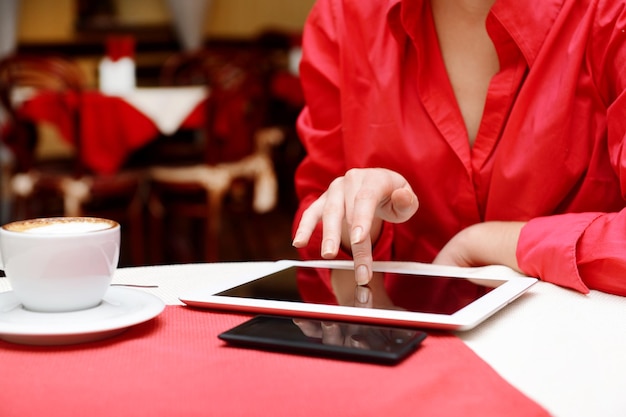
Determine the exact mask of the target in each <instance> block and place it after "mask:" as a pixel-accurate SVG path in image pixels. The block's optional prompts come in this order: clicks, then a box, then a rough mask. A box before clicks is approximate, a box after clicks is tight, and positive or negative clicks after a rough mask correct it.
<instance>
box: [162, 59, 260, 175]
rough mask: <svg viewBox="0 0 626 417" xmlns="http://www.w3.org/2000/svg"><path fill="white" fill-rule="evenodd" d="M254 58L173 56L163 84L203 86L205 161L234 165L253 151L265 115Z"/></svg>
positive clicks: (165, 70)
mask: <svg viewBox="0 0 626 417" xmlns="http://www.w3.org/2000/svg"><path fill="white" fill-rule="evenodd" d="M258 64H259V63H258V61H257V59H256V56H255V54H253V53H244V54H242V53H237V54H232V55H229V54H228V53H215V52H212V51H206V50H202V51H198V52H194V53H180V54H176V55H174V56H172V57H170V58H169V59H168V60H167V61H166V62H165V64H164V66H163V69H162V73H161V84H162V85H173V86H181V85H204V86H206V87H207V88H208V90H209V96H208V98H207V103H206V106H205V111H206V112H205V123H204V129H203V130H204V136H205V137H204V141H205V142H204V148H203V149H204V161H205V162H207V163H209V164H216V163H219V162H231V161H234V160H237V159H240V158H242V157H244V156H246V155H248V154H250V153H252V152H253V151H254V134H255V132H256V131H257V130H258V129H259V128H261V127H262V125H263V123H264V121H265V116H266V110H267V109H266V101H267V100H266V99H267V97H266V94H265V87H264V85H263V79H262V74H261V73H260V71H259V68H260V67H259V65H258Z"/></svg>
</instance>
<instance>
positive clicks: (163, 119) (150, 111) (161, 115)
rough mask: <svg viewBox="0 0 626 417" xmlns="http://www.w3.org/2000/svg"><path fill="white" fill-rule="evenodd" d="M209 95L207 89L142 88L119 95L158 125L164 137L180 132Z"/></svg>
mask: <svg viewBox="0 0 626 417" xmlns="http://www.w3.org/2000/svg"><path fill="white" fill-rule="evenodd" d="M207 94H208V90H207V88H206V87H201V86H198V87H195V86H191V87H151V88H147V87H142V88H136V89H134V90H132V91H129V92H126V93H123V94H117V96H118V97H120V98H122V99H123V100H124V101H126V102H128V103H129V104H130V105H132V106H133V107H135V108H136V109H137V110H139V111H140V112H141V113H143V114H144V115H145V116H146V117H148V118H149V119H150V120H152V121H153V122H154V124H156V126H157V128H158V129H159V131H160V132H161V133H163V134H164V135H171V134H173V133H174V132H176V131H177V130H178V128H179V127H180V125H181V124H182V123H183V122H184V121H185V119H186V118H187V116H189V114H190V113H191V112H192V111H193V110H194V109H195V108H196V107H197V106H198V104H200V103H201V102H202V101H203V100H204V99H205V98H206V97H207Z"/></svg>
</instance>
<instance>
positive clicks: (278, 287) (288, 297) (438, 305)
mask: <svg viewBox="0 0 626 417" xmlns="http://www.w3.org/2000/svg"><path fill="white" fill-rule="evenodd" d="M311 269H312V268H311V267H291V268H287V269H285V270H282V271H279V272H276V273H274V274H270V275H268V276H265V277H262V278H259V279H257V280H254V281H251V282H249V283H246V284H243V285H240V286H238V287H235V288H232V289H230V290H227V291H223V292H221V293H218V294H216V295H219V296H230V297H247V298H257V299H265V300H276V301H297V302H303V301H304V299H309V298H310V297H302V294H299V292H298V287H297V274H298V270H299V271H301V272H302V271H305V270H308V271H305V272H308V273H309V274H310V273H311V272H312V271H311ZM350 272H351V271H350ZM377 278H378V279H379V281H378V283H377V282H376V281H373V282H372V283H371V284H370V285H368V286H367V287H360V286H357V285H356V283H355V281H354V275H352V273H348V274H346V271H344V276H343V277H342V280H341V281H340V285H334V288H335V289H336V290H337V291H341V293H340V294H337V293H336V294H335V299H336V304H340V305H344V306H352V307H366V308H379V309H387V310H407V311H413V312H419V313H434V314H453V313H455V312H456V311H458V310H460V309H462V308H463V307H465V306H467V305H469V304H471V303H472V302H473V301H475V300H477V299H478V298H480V297H482V296H483V295H485V294H487V293H489V292H490V291H492V290H493V289H494V288H496V287H498V286H499V285H501V284H503V283H504V282H505V281H498V280H489V281H480V280H478V279H469V278H456V277H453V278H452V277H442V276H432V275H414V274H402V273H390V272H385V273H384V278H382V276H381V275H378V277H377ZM375 279H376V278H375ZM344 280H345V281H344ZM383 280H384V284H383Z"/></svg>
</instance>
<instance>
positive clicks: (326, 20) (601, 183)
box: [293, 0, 626, 298]
mask: <svg viewBox="0 0 626 417" xmlns="http://www.w3.org/2000/svg"><path fill="white" fill-rule="evenodd" d="M625 30H626V0H531V1H526V2H518V1H516V0H497V1H495V0H430V1H429V0H379V1H365V2H364V1H361V0H318V1H317V2H316V4H315V6H314V8H313V10H312V11H311V14H310V16H309V19H308V21H307V24H306V27H305V31H304V39H303V50H304V55H303V60H302V63H301V68H300V74H301V80H302V84H303V88H304V91H305V97H306V102H307V105H306V107H305V109H304V110H303V112H302V114H301V115H300V118H299V120H298V129H299V133H300V137H301V139H302V141H303V144H304V145H305V147H306V149H307V157H306V158H305V160H304V161H303V162H302V164H301V166H300V167H299V169H298V171H297V173H296V187H297V191H298V195H299V197H300V199H301V203H300V207H299V210H298V213H297V216H296V221H295V238H294V242H293V243H294V246H296V247H297V248H299V249H300V253H301V255H302V257H303V258H305V259H315V258H319V257H320V251H321V256H322V257H323V258H327V259H330V258H336V257H342V258H347V257H349V256H352V257H353V259H354V263H355V268H356V280H357V282H358V283H360V284H365V283H367V282H368V281H369V280H370V279H371V276H372V272H371V262H372V259H376V260H405V261H406V260H413V261H420V262H435V263H441V264H453V265H460V266H478V265H485V264H502V265H507V266H509V267H512V268H514V269H516V270H518V271H521V272H523V273H525V274H527V275H531V276H537V277H540V278H541V279H543V280H545V281H549V282H553V283H555V284H558V285H561V286H565V287H569V288H572V289H575V290H578V291H580V292H583V293H586V292H588V291H589V288H593V289H599V290H602V291H607V292H611V293H615V294H621V295H626V210H624V207H626V200H625V196H626V156H625V155H624V146H623V145H624V143H625V135H626V97H625V94H624V88H625V85H626V32H625ZM418 206H419V208H418ZM321 278H322V281H320V280H319V277H309V279H305V280H303V281H302V287H303V289H304V290H306V291H312V292H314V293H316V294H317V298H326V297H327V296H329V291H328V289H329V287H328V286H329V285H330V282H329V277H321ZM320 282H324V283H325V284H326V287H324V286H320V285H319V284H320ZM389 285H391V286H393V283H389Z"/></svg>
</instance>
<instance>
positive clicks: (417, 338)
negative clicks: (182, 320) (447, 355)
mask: <svg viewBox="0 0 626 417" xmlns="http://www.w3.org/2000/svg"><path fill="white" fill-rule="evenodd" d="M218 337H219V338H220V339H222V340H224V341H225V342H227V343H229V344H232V345H237V346H243V347H249V348H256V349H264V350H274V351H283V352H290V353H297V354H303V355H314V356H324V357H331V358H337V359H344V360H352V361H363V362H377V363H382V364H395V363H398V362H400V361H401V360H403V359H404V358H406V357H407V356H408V355H409V354H410V353H412V352H413V351H415V350H416V349H417V348H418V347H419V345H420V343H421V342H422V341H423V340H424V339H425V338H426V333H425V332H423V331H419V330H415V329H403V328H397V327H387V326H377V325H366V324H360V323H358V324H357V323H348V322H339V321H325V320H313V319H306V318H291V317H282V316H257V317H254V318H253V319H250V320H248V321H246V322H245V323H242V324H240V325H238V326H236V327H234V328H232V329H230V330H227V331H225V332H223V333H221V334H219V335H218Z"/></svg>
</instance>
